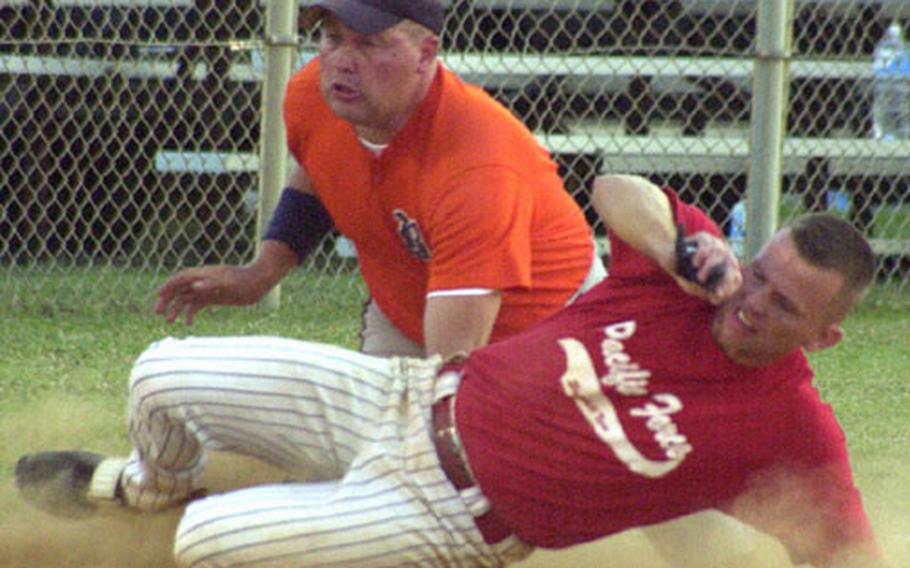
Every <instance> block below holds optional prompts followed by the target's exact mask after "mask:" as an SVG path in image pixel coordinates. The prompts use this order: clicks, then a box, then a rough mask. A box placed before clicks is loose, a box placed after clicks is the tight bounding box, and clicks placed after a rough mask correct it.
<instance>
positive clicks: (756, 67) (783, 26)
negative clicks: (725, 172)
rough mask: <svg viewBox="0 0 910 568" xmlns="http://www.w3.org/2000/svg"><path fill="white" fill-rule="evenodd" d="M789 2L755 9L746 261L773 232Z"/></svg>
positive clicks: (769, 0)
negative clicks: (756, 19)
mask: <svg viewBox="0 0 910 568" xmlns="http://www.w3.org/2000/svg"><path fill="white" fill-rule="evenodd" d="M792 28H793V0H761V1H760V2H759V4H758V22H757V30H756V53H755V55H754V64H753V79H752V125H751V129H750V141H749V143H750V153H751V156H752V161H751V163H750V164H749V186H748V188H747V190H746V192H747V194H748V199H747V201H746V226H747V227H748V228H749V229H748V231H747V233H746V244H745V258H746V260H750V259H752V258H754V257H755V256H756V255H757V254H758V252H759V251H760V250H761V247H762V246H764V244H765V243H767V242H768V241H769V240H770V239H771V236H772V235H773V234H774V231H776V230H777V223H778V209H779V204H780V191H781V182H782V165H781V164H782V155H781V154H782V153H783V146H784V136H785V134H786V124H785V122H786V120H785V119H786V110H787V104H788V101H787V91H788V81H789V76H788V66H789V59H790V49H791V44H792Z"/></svg>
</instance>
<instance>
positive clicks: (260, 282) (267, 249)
mask: <svg viewBox="0 0 910 568" xmlns="http://www.w3.org/2000/svg"><path fill="white" fill-rule="evenodd" d="M296 266H297V254H296V253H294V251H292V250H291V249H290V247H288V246H287V245H286V244H284V243H282V242H281V241H271V240H266V241H263V243H262V248H261V249H260V251H259V256H258V257H256V260H254V261H253V262H252V263H250V264H249V265H247V266H246V267H245V270H246V271H248V272H249V273H250V276H251V279H250V284H251V286H253V287H255V289H256V291H257V292H258V294H259V296H260V297H261V296H262V295H264V294H265V293H266V292H268V291H269V290H271V289H272V288H273V287H274V286H275V285H276V284H278V283H279V282H280V281H281V279H282V278H284V277H285V276H286V275H287V274H288V272H290V271H291V270H293V269H294V268H295V267H296Z"/></svg>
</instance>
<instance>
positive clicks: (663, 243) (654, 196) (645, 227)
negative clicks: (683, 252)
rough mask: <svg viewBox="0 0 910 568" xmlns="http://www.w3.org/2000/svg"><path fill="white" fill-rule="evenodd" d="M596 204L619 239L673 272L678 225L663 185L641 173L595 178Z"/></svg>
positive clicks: (595, 206)
mask: <svg viewBox="0 0 910 568" xmlns="http://www.w3.org/2000/svg"><path fill="white" fill-rule="evenodd" d="M592 203H593V205H594V209H595V210H596V211H597V214H598V215H600V218H601V219H602V220H603V222H604V223H605V224H606V225H607V228H608V229H609V230H610V231H612V232H613V233H614V234H615V235H616V236H617V237H618V238H619V239H621V240H622V241H624V242H626V243H627V244H629V246H631V247H632V248H634V249H636V250H638V251H640V252H641V253H642V254H644V255H646V256H648V257H650V258H652V259H654V260H655V261H656V262H657V263H658V264H660V265H661V266H662V267H664V269H666V270H667V271H668V272H672V270H673V263H674V261H675V251H674V243H675V239H676V227H675V225H674V223H673V212H672V211H671V209H670V201H669V200H668V199H667V196H666V195H664V193H663V191H661V190H660V188H659V187H657V186H656V185H654V184H652V183H651V182H649V181H648V180H646V179H644V178H642V177H639V176H627V175H608V176H601V177H598V178H597V179H596V180H594V191H593V193H592Z"/></svg>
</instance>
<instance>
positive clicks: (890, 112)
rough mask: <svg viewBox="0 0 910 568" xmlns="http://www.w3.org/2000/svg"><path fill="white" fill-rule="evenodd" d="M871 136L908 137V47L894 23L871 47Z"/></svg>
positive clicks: (909, 116)
mask: <svg viewBox="0 0 910 568" xmlns="http://www.w3.org/2000/svg"><path fill="white" fill-rule="evenodd" d="M872 72H873V81H874V83H873V85H874V87H873V89H874V92H873V96H874V100H873V103H872V135H873V137H875V138H878V139H881V140H900V139H906V138H910V48H908V46H907V43H906V41H904V33H903V29H902V28H901V26H900V24H899V23H898V22H896V21H895V22H892V23H891V25H890V26H889V27H888V31H887V32H885V37H883V38H882V40H881V41H880V42H879V43H878V45H876V46H875V54H874V60H873V63H872Z"/></svg>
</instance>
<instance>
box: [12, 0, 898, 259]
mask: <svg viewBox="0 0 910 568" xmlns="http://www.w3.org/2000/svg"><path fill="white" fill-rule="evenodd" d="M250 1H251V2H253V3H255V0H250ZM23 4H27V2H21V1H17V2H10V1H7V2H0V7H3V6H16V5H23ZM136 4H141V5H142V6H143V9H155V10H162V11H168V13H169V14H171V17H173V18H179V17H181V16H180V14H181V13H182V12H180V11H181V10H184V11H190V10H194V9H196V8H195V4H196V2H194V1H192V0H176V1H169V2H164V1H161V2H156V1H150V0H142V2H130V1H129V0H107V1H105V2H99V1H95V2H86V1H85V0H82V1H80V0H56V1H55V2H53V5H54V6H55V9H57V10H78V9H80V7H83V8H84V7H85V6H86V5H91V7H92V9H94V10H97V9H99V7H100V9H103V8H105V7H110V8H112V9H114V8H119V9H134V8H135V5H136ZM259 4H260V6H261V4H262V2H259ZM305 4H306V2H305V1H303V2H301V5H305ZM447 4H448V7H449V10H450V16H451V17H450V23H451V22H453V21H455V20H458V23H457V24H453V25H455V26H457V29H453V27H452V26H451V25H450V26H449V28H448V29H447V31H446V37H445V38H444V39H445V44H446V45H445V50H444V53H443V56H442V59H443V61H444V63H445V65H446V66H448V67H449V68H451V69H453V70H454V71H456V72H457V73H459V74H460V75H461V76H462V77H464V78H465V79H466V80H467V81H470V82H473V83H476V84H479V85H481V86H483V87H484V88H485V89H487V90H488V91H489V92H491V94H493V95H494V96H495V97H497V98H498V99H499V100H501V101H502V102H503V103H504V104H506V105H507V106H509V107H510V108H513V110H515V111H516V113H517V114H520V115H521V116H522V118H524V119H525V120H526V121H527V123H528V125H529V127H531V128H532V130H534V132H535V134H536V135H537V136H538V138H539V140H540V141H541V142H542V144H543V145H544V146H546V147H547V148H548V149H549V150H550V151H551V152H553V154H554V155H555V156H556V157H557V159H559V158H560V157H563V156H571V157H573V160H567V161H564V162H563V165H565V167H566V168H567V169H568V170H571V169H572V168H575V167H582V170H584V171H578V172H576V173H577V176H576V177H577V182H576V188H575V189H576V190H577V189H578V188H583V187H586V186H588V184H589V182H590V179H591V177H592V176H593V175H594V173H595V172H596V171H597V170H606V171H637V172H646V173H663V174H667V175H673V174H679V175H695V174H703V175H719V176H738V178H742V177H744V175H745V173H746V172H747V171H748V167H749V160H750V155H751V153H750V148H749V135H748V129H749V126H750V125H749V116H750V115H749V112H748V108H749V105H750V96H751V81H752V77H753V73H754V63H753V60H752V58H751V54H750V53H749V49H748V48H749V43H750V41H751V38H750V37H749V35H748V34H749V32H748V31H747V30H749V29H750V26H753V27H754V14H755V2H754V1H746V0H712V1H708V0H666V1H664V2H656V1H651V2H648V1H643V0H642V1H635V2H629V1H627V0H449V1H448V2H447ZM630 6H635V8H634V9H635V10H642V11H641V14H642V17H647V14H648V12H647V10H646V9H645V8H640V6H650V8H649V9H651V10H655V11H657V12H659V13H660V14H668V13H672V14H674V15H676V16H679V17H682V18H684V17H686V15H687V14H695V15H699V16H704V15H705V14H708V15H711V14H714V13H718V14H724V17H725V18H728V19H731V21H732V19H737V20H736V21H735V22H734V23H735V26H734V27H733V28H731V29H734V30H735V31H734V32H733V33H732V35H731V36H730V37H729V38H728V41H729V43H730V44H731V45H738V46H739V49H737V50H732V49H730V50H726V51H725V50H724V49H718V50H714V51H712V50H711V49H701V50H700V49H696V48H695V46H687V45H681V44H677V45H673V46H671V47H672V50H670V49H668V50H667V51H666V53H663V52H661V51H660V50H657V51H654V50H650V51H643V50H642V49H641V46H642V45H646V42H647V41H648V39H649V38H648V37H646V35H643V36H642V37H641V38H639V39H640V42H639V44H638V45H618V46H612V45H609V44H608V43H605V42H607V41H608V40H609V38H610V37H611V36H610V34H601V35H600V36H599V37H600V38H601V39H600V40H590V41H587V42H582V43H581V44H575V43H573V42H572V41H569V40H568V39H566V38H568V37H569V36H571V34H572V32H573V30H574V31H576V32H577V30H579V29H582V28H583V27H584V26H585V25H593V24H591V23H590V22H593V21H598V20H596V19H591V18H589V16H590V15H592V14H607V15H609V14H611V13H613V12H617V13H618V12H621V11H623V10H629V9H630ZM808 8H812V10H814V11H816V12H820V13H824V15H825V17H827V18H834V19H836V18H842V19H843V18H867V19H868V18H874V19H875V20H876V21H878V22H880V26H879V28H883V27H884V25H886V23H887V22H888V21H890V20H891V19H892V18H910V2H907V0H849V1H848V0H796V8H795V9H796V10H797V17H796V25H797V26H804V27H805V26H810V25H821V24H817V23H807V22H806V21H804V20H805V19H806V17H807V16H806V14H807V13H808V12H806V11H805V10H806V9H808ZM801 10H803V11H801ZM175 14H176V15H175ZM519 20H521V21H525V22H527V21H532V22H537V23H539V25H540V27H539V28H538V29H537V31H532V32H528V31H526V30H524V28H522V26H520V25H518V23H517V22H518V21H519ZM490 22H498V24H497V25H504V24H503V22H512V23H513V24H514V31H513V33H512V34H511V35H510V36H509V37H505V35H504V34H500V36H502V37H498V39H497V38H494V39H490V38H489V37H487V36H489V35H490V34H488V33H487V31H488V30H486V29H485V27H484V26H485V25H489V23H490ZM509 25H512V24H509ZM596 25H602V24H596ZM523 30H524V31H523ZM548 34H549V35H548ZM560 34H562V35H560ZM494 35H495V34H494ZM550 36H552V37H550ZM541 38H544V39H545V40H546V43H545V44H544V43H541V41H542V40H541ZM875 39H876V38H868V37H867V38H861V39H860V40H858V41H857V44H856V45H857V49H859V50H861V56H859V57H857V54H856V53H853V54H850V55H852V57H844V56H843V55H844V54H843V53H841V54H837V55H834V56H831V55H829V54H820V55H816V54H813V53H812V52H811V51H810V50H806V49H799V45H797V46H796V47H797V48H796V49H794V55H793V56H792V58H791V59H790V60H789V65H788V70H789V76H790V80H791V84H792V85H797V86H799V89H794V92H798V93H800V94H799V95H797V96H796V97H795V98H793V99H792V100H791V101H790V106H791V109H792V110H791V115H792V116H790V117H788V122H789V123H790V124H789V126H788V137H787V138H786V139H785V140H784V142H783V156H784V162H783V167H784V174H785V175H786V176H790V177H792V178H802V179H804V180H805V179H811V180H815V181H814V182H813V183H814V184H815V187H809V188H808V189H807V192H808V193H810V194H811V193H813V192H814V193H819V192H823V191H825V190H826V188H825V187H822V185H823V184H826V183H828V182H829V181H830V180H832V179H840V180H842V181H843V182H844V183H843V185H845V186H851V184H852V186H855V187H856V188H858V189H857V194H856V195H855V197H854V198H855V199H862V198H865V197H868V196H869V195H871V194H870V192H869V191H867V192H866V193H865V194H864V193H863V190H862V188H863V187H865V186H866V185H868V183H869V182H868V180H869V179H871V178H874V179H876V180H881V179H883V178H887V181H886V183H888V184H891V183H892V182H893V183H898V184H901V183H903V184H908V183H910V179H908V178H910V168H908V165H907V164H908V163H910V141H900V142H890V143H884V142H881V141H878V140H874V139H871V138H870V137H869V135H868V132H869V116H868V115H869V113H868V112H850V113H848V112H845V111H844V108H845V106H849V107H850V108H851V109H854V110H855V108H866V107H868V105H869V97H870V89H869V80H870V78H871V46H872V45H873V44H874V41H875ZM798 41H799V38H797V43H798ZM701 47H705V46H701ZM708 47H710V46H708ZM722 47H723V46H722ZM227 51H229V63H228V64H227V65H223V64H222V67H221V68H220V69H216V68H215V64H213V63H212V62H211V61H209V60H206V59H205V58H197V59H192V60H190V61H189V63H188V62H187V60H185V59H184V60H181V59H180V57H179V56H173V53H172V52H171V51H169V50H168V49H167V46H164V47H161V46H156V47H154V48H146V49H145V50H144V51H142V52H141V53H140V56H141V57H139V58H136V59H127V60H124V61H115V60H110V59H104V58H100V57H98V58H93V57H90V56H89V57H86V56H85V54H69V55H61V54H25V55H23V54H14V55H11V54H0V60H2V61H0V70H2V73H4V74H7V75H16V74H41V75H50V76H64V75H65V76H84V77H104V76H106V75H109V74H111V73H114V72H116V73H117V74H118V75H120V76H123V77H126V78H127V79H153V78H159V79H161V80H162V81H170V80H173V79H174V78H175V77H177V76H178V75H180V76H181V77H182V80H185V81H190V82H196V83H201V82H203V81H206V80H210V79H211V78H212V77H213V76H214V75H216V74H217V75H219V77H218V80H219V81H220V83H219V84H220V85H222V86H223V87H224V88H225V89H229V90H231V91H232V92H233V91H236V90H245V91H249V90H251V89H255V88H256V85H257V84H258V81H260V79H261V77H262V52H261V46H260V45H259V42H258V41H257V40H256V39H255V38H238V40H237V41H234V42H232V43H231V44H230V46H229V49H228V50H227ZM734 53H735V54H734ZM178 55H179V54H178ZM313 55H314V53H313V51H312V49H310V50H306V49H305V50H303V51H302V52H301V55H300V60H299V61H298V64H303V63H304V62H305V61H307V60H308V59H309V58H311V57H312V56H313ZM825 90H828V91H831V92H834V93H836V94H837V95H836V96H835V97H832V100H831V102H830V103H825V104H822V105H821V106H819V103H818V101H817V100H814V99H812V98H811V97H812V96H813V93H815V92H818V91H825ZM528 93H534V96H533V97H531V96H529V95H528ZM719 93H723V97H725V98H724V99H723V100H722V102H719V101H720V100H721V99H720V98H719V97H720V94H719ZM806 93H808V94H806ZM844 98H846V99H849V100H850V104H849V105H844V104H843V100H841V99H844ZM529 100H530V101H531V102H528V101H529ZM668 101H669V103H668ZM835 103H836V104H835ZM522 105H524V106H522ZM826 105H827V106H826ZM718 106H721V107H724V108H722V109H721V110H720V111H718V110H717V107H718ZM815 107H818V108H817V109H816V108H815ZM794 109H814V113H815V114H814V118H813V120H812V121H811V122H805V121H804V119H802V118H799V117H798V116H796V110H794ZM579 164H580V165H581V166H579ZM154 166H155V169H156V170H157V171H158V172H161V173H173V174H177V175H179V174H183V173H187V174H214V175H218V174H232V173H238V172H254V171H256V170H257V168H258V156H257V155H256V154H255V147H254V146H252V147H251V146H250V145H249V144H246V145H239V144H238V145H235V146H233V147H213V148H199V147H193V148H191V149H190V148H185V147H180V146H178V145H175V144H174V141H171V142H166V143H164V144H163V145H162V146H161V147H159V148H158V149H157V151H156V152H155V155H154ZM877 183H878V181H876V182H875V183H874V184H873V185H875V184H877ZM740 185H741V184H740ZM852 186H851V187H852ZM876 187H877V186H876ZM742 191H744V187H738V189H737V190H736V192H734V195H732V196H730V197H729V198H727V200H726V203H725V207H729V206H732V203H734V202H735V201H736V200H738V199H739V198H740V197H741V196H742ZM875 191H879V190H878V189H875V190H874V191H873V192H872V193H874V192H875ZM737 192H738V195H737V194H736V193H737ZM724 213H725V212H722V213H720V214H719V215H721V216H722V215H723V214H724ZM857 222H858V223H859V224H860V225H862V224H863V223H867V222H868V220H863V219H859V220H858V221H857ZM906 250H908V251H910V246H907V249H906Z"/></svg>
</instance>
